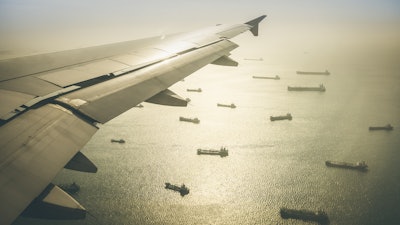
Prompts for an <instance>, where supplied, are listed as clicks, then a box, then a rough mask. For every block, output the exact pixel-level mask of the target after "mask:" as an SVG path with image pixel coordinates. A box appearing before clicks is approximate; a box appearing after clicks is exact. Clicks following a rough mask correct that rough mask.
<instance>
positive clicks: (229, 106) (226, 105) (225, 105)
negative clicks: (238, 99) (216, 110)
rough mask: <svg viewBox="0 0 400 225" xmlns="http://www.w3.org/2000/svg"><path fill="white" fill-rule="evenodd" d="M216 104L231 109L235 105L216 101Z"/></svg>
mask: <svg viewBox="0 0 400 225" xmlns="http://www.w3.org/2000/svg"><path fill="white" fill-rule="evenodd" d="M217 106H219V107H227V108H232V109H234V108H236V105H235V104H233V103H232V104H221V103H218V104H217Z"/></svg>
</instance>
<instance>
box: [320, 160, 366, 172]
mask: <svg viewBox="0 0 400 225" xmlns="http://www.w3.org/2000/svg"><path fill="white" fill-rule="evenodd" d="M325 165H326V166H329V167H338V168H345V169H355V170H361V171H366V170H367V169H368V165H367V164H366V163H365V161H361V162H357V163H347V162H338V161H329V160H328V161H325Z"/></svg>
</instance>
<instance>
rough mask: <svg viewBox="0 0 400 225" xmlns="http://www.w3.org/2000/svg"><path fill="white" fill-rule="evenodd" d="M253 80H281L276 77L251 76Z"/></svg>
mask: <svg viewBox="0 0 400 225" xmlns="http://www.w3.org/2000/svg"><path fill="white" fill-rule="evenodd" d="M253 78H254V79H270V80H279V79H281V78H280V77H279V76H278V75H276V76H275V77H263V76H253Z"/></svg>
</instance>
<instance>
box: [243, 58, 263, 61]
mask: <svg viewBox="0 0 400 225" xmlns="http://www.w3.org/2000/svg"><path fill="white" fill-rule="evenodd" d="M244 60H250V61H263V60H264V59H263V58H244Z"/></svg>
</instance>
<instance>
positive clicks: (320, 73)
mask: <svg viewBox="0 0 400 225" xmlns="http://www.w3.org/2000/svg"><path fill="white" fill-rule="evenodd" d="M296 73H297V74H299V75H330V74H331V73H330V72H329V71H328V70H325V71H324V72H310V71H296Z"/></svg>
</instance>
